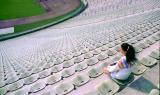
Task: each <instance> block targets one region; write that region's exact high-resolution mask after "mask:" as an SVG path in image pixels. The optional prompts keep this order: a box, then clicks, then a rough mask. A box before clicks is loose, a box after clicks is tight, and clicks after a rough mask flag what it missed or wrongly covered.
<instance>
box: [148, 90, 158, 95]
mask: <svg viewBox="0 0 160 95" xmlns="http://www.w3.org/2000/svg"><path fill="white" fill-rule="evenodd" d="M149 95H159V90H158V89H152V90H151V92H150V93H149Z"/></svg>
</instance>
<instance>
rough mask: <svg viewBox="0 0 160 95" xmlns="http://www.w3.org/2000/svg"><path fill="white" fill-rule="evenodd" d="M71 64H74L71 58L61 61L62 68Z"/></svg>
mask: <svg viewBox="0 0 160 95" xmlns="http://www.w3.org/2000/svg"><path fill="white" fill-rule="evenodd" d="M72 65H74V62H73V60H68V61H65V62H63V68H68V67H70V66H72Z"/></svg>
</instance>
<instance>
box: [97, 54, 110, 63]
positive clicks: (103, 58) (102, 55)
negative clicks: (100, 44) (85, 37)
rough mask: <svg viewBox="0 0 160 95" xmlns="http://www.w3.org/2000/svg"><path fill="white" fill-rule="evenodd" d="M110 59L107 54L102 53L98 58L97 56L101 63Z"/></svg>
mask: <svg viewBox="0 0 160 95" xmlns="http://www.w3.org/2000/svg"><path fill="white" fill-rule="evenodd" d="M107 58H108V55H107V53H104V52H103V53H100V54H99V55H98V56H97V59H98V60H99V61H102V60H105V59H107Z"/></svg>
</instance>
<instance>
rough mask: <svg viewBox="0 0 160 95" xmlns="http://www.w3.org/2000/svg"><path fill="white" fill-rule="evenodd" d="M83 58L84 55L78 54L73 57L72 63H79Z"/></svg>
mask: <svg viewBox="0 0 160 95" xmlns="http://www.w3.org/2000/svg"><path fill="white" fill-rule="evenodd" d="M83 60H84V56H83V55H81V56H78V57H75V58H74V63H80V62H82V61H83Z"/></svg>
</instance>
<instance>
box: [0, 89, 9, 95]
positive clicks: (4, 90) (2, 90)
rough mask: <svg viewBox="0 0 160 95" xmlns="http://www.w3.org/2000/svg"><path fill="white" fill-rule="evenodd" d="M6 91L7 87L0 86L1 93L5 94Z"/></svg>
mask: <svg viewBox="0 0 160 95" xmlns="http://www.w3.org/2000/svg"><path fill="white" fill-rule="evenodd" d="M7 91H8V89H7V87H2V88H0V93H1V94H2V95H5V94H6V93H7Z"/></svg>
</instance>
